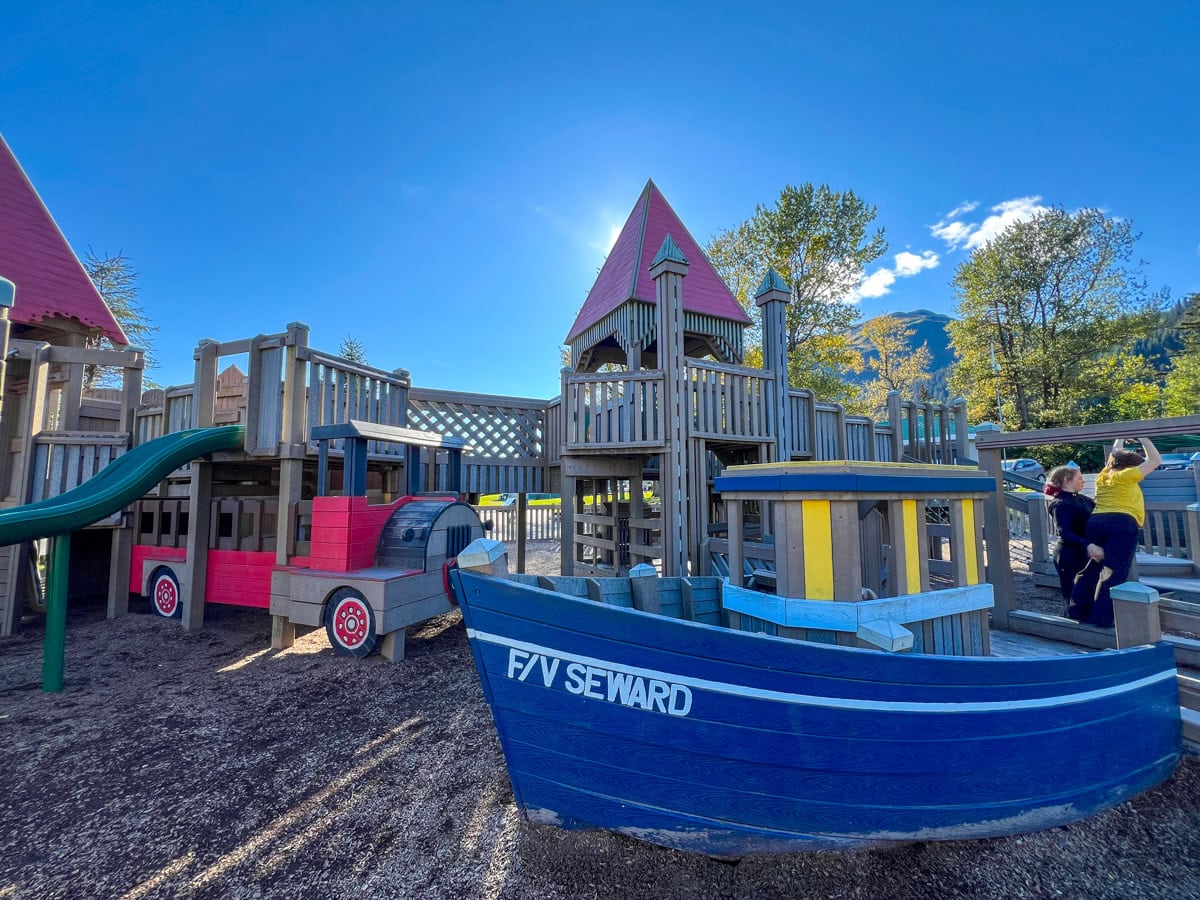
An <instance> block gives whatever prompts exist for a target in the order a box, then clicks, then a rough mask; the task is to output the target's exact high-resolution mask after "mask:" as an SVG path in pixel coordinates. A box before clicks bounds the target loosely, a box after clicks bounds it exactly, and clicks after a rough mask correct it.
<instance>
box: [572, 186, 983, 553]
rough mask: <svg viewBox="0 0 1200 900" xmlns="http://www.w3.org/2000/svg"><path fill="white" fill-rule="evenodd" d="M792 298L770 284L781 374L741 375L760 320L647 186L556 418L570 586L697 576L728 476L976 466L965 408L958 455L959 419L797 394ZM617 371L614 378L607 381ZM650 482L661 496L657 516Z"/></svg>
mask: <svg viewBox="0 0 1200 900" xmlns="http://www.w3.org/2000/svg"><path fill="white" fill-rule="evenodd" d="M790 300H791V291H790V288H789V287H788V285H787V284H786V283H785V282H784V281H783V279H781V278H780V277H779V275H778V274H777V273H775V272H774V271H767V272H764V273H763V281H762V284H761V286H760V287H759V289H758V291H757V292H756V296H755V302H756V304H757V306H758V308H759V311H760V315H761V317H762V339H763V360H764V364H765V365H766V366H767V367H766V368H762V369H756V368H749V367H746V366H743V365H741V363H742V355H743V346H744V331H745V329H746V327H747V326H749V325H751V324H752V322H751V320H750V318H749V317H748V316H747V315H746V313H745V312H744V311H743V310H742V308H741V306H739V305H738V303H737V301H736V300H735V299H734V297H733V296H732V295H731V294H730V292H729V289H728V288H727V287H726V286H725V283H724V282H723V281H722V280H721V279H720V277H719V276H718V275H717V273H716V270H715V269H714V268H713V266H712V264H711V263H710V262H709V260H708V259H707V258H706V257H705V255H704V253H703V251H702V250H701V249H700V246H699V244H698V243H697V242H696V240H695V239H694V238H693V237H692V236H691V234H690V233H689V232H688V230H687V228H686V227H685V226H684V225H683V223H682V222H681V221H680V219H679V217H678V216H677V215H676V214H675V212H674V210H672V209H671V207H670V205H669V204H668V203H667V201H666V199H665V198H664V197H663V195H662V193H661V192H660V191H659V190H658V188H657V186H655V184H654V183H653V182H648V183H647V184H646V187H645V188H644V189H643V191H642V193H641V196H640V197H639V198H638V201H637V203H636V204H635V205H634V208H633V211H632V212H631V213H630V216H629V219H628V220H627V221H626V223H625V227H624V228H623V229H622V230H621V233H620V236H619V237H618V238H617V241H616V243H615V244H614V245H613V249H612V252H611V253H610V254H609V256H608V259H607V260H606V262H605V264H604V267H603V268H602V269H601V271H600V274H599V275H598V276H597V278H596V282H595V284H594V285H593V287H592V290H591V291H590V292H589V293H588V299H587V301H586V302H585V303H584V305H583V307H582V308H581V310H580V312H579V315H578V316H577V317H576V320H575V323H574V325H573V326H572V327H571V330H570V332H569V333H568V335H567V339H566V343H567V344H568V345H569V347H570V351H571V361H572V366H571V367H569V368H568V369H564V371H563V378H562V397H561V405H560V407H559V409H558V410H557V411H556V412H557V414H558V415H559V416H561V420H562V421H561V425H559V426H557V427H558V429H559V431H560V433H561V434H562V443H561V460H560V467H559V473H560V480H556V483H559V484H561V489H562V493H563V496H564V500H563V541H562V552H563V559H562V565H563V572H564V574H599V575H603V574H616V573H619V572H623V571H626V570H627V569H628V568H629V567H630V566H632V565H636V564H637V563H640V562H656V561H658V560H661V567H662V571H663V574H664V575H686V574H688V572H689V571H691V572H692V573H693V574H695V572H696V561H697V560H698V559H699V558H700V545H701V542H702V541H703V540H704V539H705V538H706V537H707V536H708V534H709V532H710V530H711V529H712V528H713V527H714V526H715V525H717V526H719V523H721V522H722V521H723V510H722V509H721V507H720V506H719V505H718V503H717V501H716V499H715V495H714V493H713V491H712V478H713V476H714V475H715V474H716V473H717V472H718V471H720V469H721V468H723V467H724V466H727V465H732V464H747V463H766V462H774V461H790V460H793V459H795V460H822V459H824V460H828V459H862V460H884V461H887V460H892V461H901V460H904V459H911V460H917V461H924V462H939V463H940V462H951V461H953V459H954V458H955V457H956V455H957V456H965V452H964V451H965V440H966V427H965V425H966V423H965V418H964V416H965V411H964V409H963V408H962V407H961V405H960V406H959V407H958V409H957V411H956V412H955V413H954V415H955V416H956V418H957V419H958V421H957V423H956V424H957V426H958V428H957V440H958V442H959V444H958V445H957V446H955V445H954V444H953V442H952V441H951V437H950V435H951V428H950V417H951V410H950V409H949V408H947V407H944V406H940V405H936V404H926V405H917V404H912V403H908V404H902V403H901V401H900V398H899V396H898V395H896V396H893V397H892V398H891V399H890V402H889V412H890V417H889V418H890V423H889V424H888V425H887V426H883V427H881V426H879V425H877V424H876V423H874V422H872V421H871V420H870V419H867V418H865V417H855V416H848V415H846V413H845V411H844V410H843V409H842V408H841V407H840V406H838V405H836V404H822V403H820V402H819V401H818V400H817V398H815V397H814V396H813V395H812V393H811V392H810V391H807V390H803V389H798V388H793V387H791V386H790V385H789V383H788V377H787V353H786V327H785V316H786V309H787V305H788V303H789V302H790ZM606 364H607V368H608V369H610V371H603V372H602V371H598V370H599V369H600V367H602V366H605V365H606ZM614 368H616V369H619V371H611V370H612V369H614ZM902 422H903V424H902ZM555 426H556V423H554V422H553V421H552V422H551V428H552V429H553V428H555ZM905 426H907V429H906V427H905ZM905 430H907V432H908V435H909V438H908V440H905ZM644 478H650V479H654V480H656V481H657V482H658V484H659V491H660V496H661V505H660V507H659V510H658V511H657V512H656V513H655V514H653V515H648V514H647V512H646V510H645V508H644V504H643V501H642V491H641V489H640V488H641V482H642V480H643V479H644ZM626 498H627V499H626ZM768 527H769V523H768Z"/></svg>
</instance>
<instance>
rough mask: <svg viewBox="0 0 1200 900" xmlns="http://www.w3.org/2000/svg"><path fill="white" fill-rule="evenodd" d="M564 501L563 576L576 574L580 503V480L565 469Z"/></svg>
mask: <svg viewBox="0 0 1200 900" xmlns="http://www.w3.org/2000/svg"><path fill="white" fill-rule="evenodd" d="M563 469H564V471H563V473H562V500H561V501H560V504H559V509H560V511H561V515H562V521H561V522H560V523H559V544H558V547H559V568H560V569H561V570H562V571H561V573H560V574H562V575H574V574H575V511H576V510H577V509H578V508H579V507H578V505H577V504H578V503H579V499H578V496H577V494H578V492H579V488H578V479H576V478H575V476H574V475H568V474H567V473H566V471H565V469H566V467H565V466H564V467H563Z"/></svg>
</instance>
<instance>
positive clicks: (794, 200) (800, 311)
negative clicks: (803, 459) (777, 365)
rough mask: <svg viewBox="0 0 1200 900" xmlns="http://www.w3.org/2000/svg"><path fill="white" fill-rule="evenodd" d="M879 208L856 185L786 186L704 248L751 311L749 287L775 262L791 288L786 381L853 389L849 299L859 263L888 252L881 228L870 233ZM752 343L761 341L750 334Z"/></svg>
mask: <svg viewBox="0 0 1200 900" xmlns="http://www.w3.org/2000/svg"><path fill="white" fill-rule="evenodd" d="M875 212H876V209H875V207H874V206H868V205H867V204H866V203H864V202H863V201H862V200H861V199H859V197H857V196H856V195H855V194H854V192H853V191H845V192H839V191H833V190H830V188H829V187H828V186H827V185H821V186H819V187H814V186H813V185H812V184H811V183H808V184H804V185H801V186H800V187H794V186H792V185H787V186H786V187H784V189H783V191H782V192H781V193H780V195H779V199H778V200H777V201H776V203H775V205H774V206H763V205H762V204H759V205H758V206H757V207H756V208H755V211H754V215H753V216H752V217H751V218H750V219H748V220H747V221H745V222H743V223H741V224H740V225H738V226H736V227H734V228H731V229H729V230H727V231H724V232H720V233H718V234H717V235H716V236H715V237H713V239H712V240H711V241H710V242H709V245H708V247H707V248H706V253H707V254H708V257H709V259H710V260H711V261H712V263H713V265H714V266H715V267H716V269H717V272H718V273H719V274H720V275H721V277H722V278H724V279H725V283H726V284H727V285H728V286H729V289H730V291H731V292H733V294H734V296H735V297H737V299H738V302H739V303H741V304H742V306H743V307H744V308H745V309H746V310H747V311H748V312H751V313H753V312H754V311H755V310H754V307H753V298H752V297H751V293H752V292H753V291H754V289H755V287H756V286H757V285H758V284H759V282H761V280H762V278H763V277H764V276H765V275H766V273H767V268H768V267H772V268H774V269H775V271H776V272H778V273H779V274H780V276H782V277H783V279H784V280H785V281H787V283H788V284H789V285H790V286H791V288H792V302H791V303H790V304H789V306H788V310H787V350H788V372H789V377H790V379H791V383H792V384H794V385H796V386H802V387H808V388H811V389H813V390H814V391H816V392H817V395H818V396H820V397H821V398H822V399H831V400H839V399H840V400H846V399H850V398H852V397H853V396H854V395H855V394H856V393H857V388H855V386H854V385H852V384H850V383H848V382H847V381H845V380H844V378H843V375H844V374H845V373H846V372H848V371H861V368H862V359H861V356H860V355H859V353H858V352H857V350H856V349H855V348H854V346H853V344H852V343H851V342H850V339H849V338H848V336H847V333H848V332H849V330H850V329H851V328H852V327H853V326H854V325H855V323H856V322H857V321H858V310H857V308H856V307H855V306H854V305H852V304H851V303H849V302H847V298H848V297H849V296H850V294H851V293H852V292H853V290H854V289H855V288H856V287H857V286H858V285H859V283H860V282H861V281H862V277H863V267H864V266H866V265H867V264H868V263H870V262H872V261H874V260H876V259H878V258H879V257H880V256H882V255H883V254H884V253H885V252H886V250H887V241H886V240H884V234H883V229H882V228H879V229H877V230H875V231H874V232H871V231H870V226H871V223H872V222H873V221H874V220H875ZM750 340H751V342H761V337H760V336H759V335H758V334H757V333H756V332H752V333H751V335H750Z"/></svg>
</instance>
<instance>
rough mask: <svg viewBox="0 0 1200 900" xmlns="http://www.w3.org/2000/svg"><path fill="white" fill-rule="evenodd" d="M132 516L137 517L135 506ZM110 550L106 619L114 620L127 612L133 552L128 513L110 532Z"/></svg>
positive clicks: (131, 528)
mask: <svg viewBox="0 0 1200 900" xmlns="http://www.w3.org/2000/svg"><path fill="white" fill-rule="evenodd" d="M134 508H135V512H134V513H133V515H134V516H136V515H137V512H136V505H135V507H134ZM111 546H112V549H111V551H110V555H109V563H108V618H110V619H115V618H116V617H117V616H122V615H124V614H125V613H127V612H129V569H130V565H131V556H132V552H133V525H132V524H131V523H130V521H129V513H125V514H124V515H123V516H122V518H121V524H120V525H119V526H118V527H116V528H114V529H113V530H112V544H111Z"/></svg>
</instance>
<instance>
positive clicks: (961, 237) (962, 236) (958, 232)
mask: <svg viewBox="0 0 1200 900" xmlns="http://www.w3.org/2000/svg"><path fill="white" fill-rule="evenodd" d="M976 227H977V226H975V225H970V224H968V223H966V222H938V223H937V224H936V225H930V226H929V231H930V233H931V234H932V235H933V236H934V237H935V238H941V239H942V240H943V241H945V242H946V243H947V244H948V245H949V247H950V249H951V250H957V249H958V248H959V247H960V246H961V245H962V244H963V242H964V241H966V239H967V238H969V237H970V236H971V232H972V231H974V230H975V228H976Z"/></svg>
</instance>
